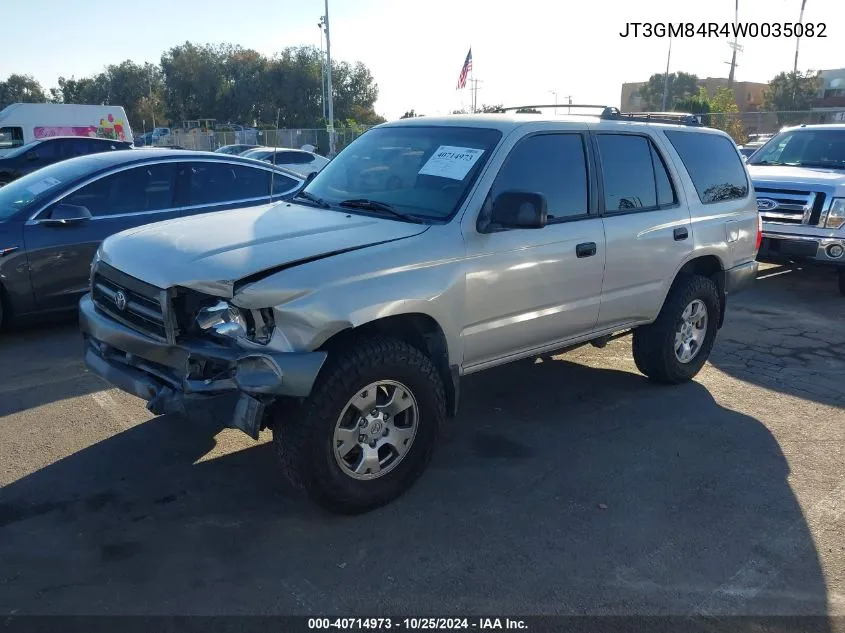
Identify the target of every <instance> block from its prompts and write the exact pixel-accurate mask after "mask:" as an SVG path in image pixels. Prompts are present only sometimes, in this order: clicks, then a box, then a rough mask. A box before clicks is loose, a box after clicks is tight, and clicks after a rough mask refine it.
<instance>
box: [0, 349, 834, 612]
mask: <svg viewBox="0 0 845 633" xmlns="http://www.w3.org/2000/svg"><path fill="white" fill-rule="evenodd" d="M462 400H463V401H462V412H461V414H460V416H459V417H458V418H457V419H455V420H452V421H450V423H449V425H448V428H447V429H446V432H445V436H444V438H443V442H442V445H441V447H440V449H439V451H438V453H437V454H436V456H435V459H434V461H433V463H432V465H431V467H430V468H429V470H428V471H427V472H426V474H425V475H424V476H423V478H422V479H421V480H420V481H419V482H418V484H417V485H416V486H415V487H414V488H413V489H412V490H411V491H410V492H409V493H407V494H406V495H404V496H403V497H402V498H400V499H399V500H397V501H395V502H394V503H392V504H390V505H388V506H386V507H384V508H381V509H379V510H376V511H373V512H370V513H368V514H365V515H361V516H356V517H343V516H335V515H331V514H328V513H326V512H324V511H322V510H320V509H318V508H316V507H315V506H312V505H310V504H309V503H307V502H305V501H304V500H303V499H301V498H300V497H299V496H297V495H295V494H293V493H292V492H291V490H290V489H289V488H288V486H287V485H286V484H285V483H284V481H283V479H282V477H281V475H280V473H279V470H278V468H277V466H276V464H275V461H274V455H273V451H272V446H271V445H270V444H269V443H266V442H264V443H260V444H259V445H257V446H252V447H250V448H245V449H243V450H234V451H233V452H228V453H226V450H227V449H228V450H231V449H232V448H236V449H237V448H241V447H242V446H249V444H246V443H242V442H241V440H240V436H233V435H231V434H232V433H234V432H233V431H229V430H227V431H224V432H222V433H219V434H217V435H216V438H213V435H214V433H215V430H216V429H215V428H213V427H203V426H202V425H197V424H190V423H186V422H183V421H180V420H176V419H172V418H168V417H159V418H156V419H153V420H151V421H149V422H147V423H144V424H140V425H137V426H135V427H133V428H130V429H129V430H126V431H124V432H122V433H119V434H117V435H115V436H113V437H111V438H109V439H107V440H104V441H102V442H100V443H98V444H95V445H93V446H90V447H88V448H86V449H84V450H81V451H79V452H77V453H75V454H73V455H70V456H68V457H66V458H65V459H63V460H61V461H59V462H56V463H54V464H52V465H50V466H48V467H46V468H43V469H41V470H40V471H38V472H35V473H33V474H32V475H30V476H27V477H24V478H22V479H20V480H18V481H15V482H13V483H11V484H10V485H8V486H7V487H6V488H4V489H3V490H2V491H0V586H2V587H3V591H2V592H0V613H9V612H10V611H12V610H16V611H17V612H18V613H21V614H27V613H61V614H70V613H74V614H98V613H109V614H288V615H289V614H311V615H314V614H317V615H325V614H326V613H332V614H341V615H344V614H345V615H357V616H362V615H364V614H399V613H403V614H420V615H422V614H427V615H448V614H463V615H466V614H479V615H501V614H502V613H509V614H706V615H716V616H719V615H730V614H737V613H742V614H761V613H765V614H799V615H803V614H819V615H824V614H825V613H826V610H827V594H826V586H825V580H824V576H823V573H822V570H821V567H820V564H819V560H818V556H817V553H816V548H815V545H814V542H813V538H812V535H811V533H810V531H809V528H808V527H807V518H805V512H807V514H808V516H809V515H812V513H813V512H814V510H813V509H812V508H808V509H802V507H801V506H800V505H799V504H798V502H797V500H796V498H795V496H794V495H793V492H792V490H791V489H790V485H789V483H788V480H787V477H788V475H789V467H788V464H787V462H786V459H785V457H784V455H783V453H782V452H781V450H780V447H779V446H778V444H777V442H776V441H775V439H774V438H773V437H772V435H771V434H770V433H769V431H768V430H767V429H766V428H765V426H763V425H762V424H761V423H760V422H758V421H757V420H755V419H753V418H750V417H748V416H745V415H742V414H739V413H737V412H735V411H732V410H729V409H726V408H723V407H721V406H719V405H718V404H717V403H716V402H715V401H714V399H713V397H712V396H711V395H710V393H708V391H707V390H706V389H705V388H704V387H703V386H702V385H700V384H698V383H690V384H686V385H683V386H680V387H677V388H660V387H655V386H652V385H651V384H649V383H648V382H646V381H645V380H644V379H643V378H642V377H641V376H638V375H635V374H632V373H628V372H623V371H616V370H604V369H593V368H589V367H584V366H581V365H575V364H572V363H569V362H565V361H552V360H546V361H543V362H534V361H524V362H519V363H514V364H511V365H508V366H505V367H501V368H498V369H494V370H490V371H488V372H484V373H482V374H479V375H474V376H470V377H468V378H467V379H466V381H465V385H464V391H463V395H462ZM291 423H296V420H291ZM212 449H213V450H214V451H217V453H212V454H209V451H212ZM215 455H219V456H216V457H215Z"/></svg>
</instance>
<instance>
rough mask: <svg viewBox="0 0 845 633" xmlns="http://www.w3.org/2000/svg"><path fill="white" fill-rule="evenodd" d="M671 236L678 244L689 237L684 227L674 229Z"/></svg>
mask: <svg viewBox="0 0 845 633" xmlns="http://www.w3.org/2000/svg"><path fill="white" fill-rule="evenodd" d="M672 234H673V235H674V237H675V241H676V242H680V241H681V240H685V239H687V238H688V237H689V231H687V229H686V227H684V226H682V227H680V228H677V229H675V230H674V231H672Z"/></svg>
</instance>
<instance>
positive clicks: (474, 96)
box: [469, 79, 484, 114]
mask: <svg viewBox="0 0 845 633" xmlns="http://www.w3.org/2000/svg"><path fill="white" fill-rule="evenodd" d="M469 82H470V83H471V84H472V113H473V114H475V113H476V112H477V111H478V84H480V83H482V84H483V83H484V82H483V81H482V80H481V79H470V80H469Z"/></svg>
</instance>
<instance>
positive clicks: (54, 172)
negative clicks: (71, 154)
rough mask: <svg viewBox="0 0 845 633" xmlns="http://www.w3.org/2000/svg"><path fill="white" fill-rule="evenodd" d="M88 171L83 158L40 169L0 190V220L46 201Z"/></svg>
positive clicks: (88, 165) (87, 162)
mask: <svg viewBox="0 0 845 633" xmlns="http://www.w3.org/2000/svg"><path fill="white" fill-rule="evenodd" d="M90 171H91V163H90V162H89V161H87V160H85V159H83V160H81V161H79V160H73V159H72V160H69V161H63V162H61V163H55V164H53V165H48V166H46V167H42V168H41V169H39V170H37V171H34V172H32V173H31V174H27V175H26V176H23V177H21V178H18V179H17V180H13V181H12V182H10V183H9V184H8V185H6V186H5V187H0V221H2V220H6V219H8V218H10V217H12V216H13V215H15V214H17V213H18V212H19V211H22V210H23V209H26V208H27V207H30V206H31V207H32V208H33V210H34V207H36V206H38V205H39V204H42V203H44V202H47V199H48V198H49V197H50V196H52V195H54V194H55V193H56V192H58V191H60V190H61V189H63V188H64V187H65V186H66V185H67V184H68V183H70V182H72V181H75V180H76V179H78V178H80V177H81V176H84V175H85V174H87V173H88V172H90Z"/></svg>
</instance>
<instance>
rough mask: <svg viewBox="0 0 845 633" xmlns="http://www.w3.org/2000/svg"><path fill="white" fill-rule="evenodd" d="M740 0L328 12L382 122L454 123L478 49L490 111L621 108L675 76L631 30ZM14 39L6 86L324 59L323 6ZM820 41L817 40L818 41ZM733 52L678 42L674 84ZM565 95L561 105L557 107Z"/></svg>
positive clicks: (99, 1)
mask: <svg viewBox="0 0 845 633" xmlns="http://www.w3.org/2000/svg"><path fill="white" fill-rule="evenodd" d="M734 4H735V0H636V1H635V0H628V1H623V0H589V1H580V0H516V1H515V0H507V1H505V0H487V1H484V0H423V1H422V2H418V1H417V2H411V1H409V0H329V19H330V35H331V50H332V58H333V59H335V60H341V61H349V62H355V61H361V62H364V63H365V64H366V65H367V66H368V67H369V68H370V70H371V72H372V73H373V76H374V77H375V79H376V81H377V83H378V85H379V99H378V102H377V103H376V111H377V112H378V113H379V114H381V115H382V116H385V117H386V118H388V119H395V118H398V117H399V116H401V115H402V114H403V113H404V112H405V111H407V110H410V109H414V110H415V111H416V112H417V113H418V114H428V115H436V114H446V113H448V112H450V111H451V110H454V109H458V108H461V107H464V108H468V107H469V105H470V103H471V95H470V91H469V90H468V89H467V90H462V91H459V90H456V82H457V79H458V75H459V73H460V70H461V66H462V64H463V61H464V58H465V57H466V54H467V50H468V49H469V48H470V47H472V54H473V74H474V77H475V78H476V79H478V80H480V81H479V83H478V87H479V90H478V96H477V100H478V104H479V105H480V104H483V103H489V104H494V103H502V104H505V105H523V104H526V103H533V104H536V103H554V102H555V99H556V98H557V100H558V101H559V102H561V103H565V102H566V100H567V98H568V97H571V98H572V103H591V104H593V103H595V104H602V105H614V106H619V101H620V91H621V86H622V83H623V82H627V81H644V80H646V79H648V77H649V76H650V75H652V74H653V73H657V72H660V73H662V72H664V70H665V68H666V59H667V52H668V49H669V39H668V38H667V37H662V38H658V37H651V38H646V37H639V38H634V37H627V38H623V37H621V36H620V33H621V32H625V30H626V23H628V22H650V23H655V22H663V23H667V22H673V23H678V22H690V23H693V24H695V25H698V24H700V23H702V22H717V23H724V22H732V21H733V19H734ZM800 8H801V0H739V21H740V22H749V23H758V24H759V23H763V22H768V23H773V22H797V21H798V16H799V13H800ZM0 11H2V13H3V15H4V18H5V20H4V22H5V23H6V24H7V26H8V25H10V24H14V25H17V28H6V29H5V30H4V34H3V38H2V41H0V79H2V78H5V77H6V76H8V75H9V74H11V73H23V74H31V75H33V76H34V77H35V78H36V79H38V80H39V81H40V82H41V84H42V85H44V86H45V88H50V87H52V86H55V85H56V81H57V79H58V77H59V76H64V77H70V76H77V77H80V76H85V75H90V74H93V73H95V72H99V71H100V70H102V68H103V67H104V66H105V65H107V64H111V63H119V62H121V61H124V60H126V59H131V60H132V61H135V62H138V63H143V62H153V63H158V62H159V60H160V58H161V54H162V52H164V51H165V50H167V49H169V48H170V47H172V46H176V45H179V44H181V43H184V42H185V41H186V40H189V41H192V42H195V43H221V42H227V43H231V44H239V45H241V46H243V47H245V48H252V49H255V50H257V51H259V52H261V53H263V54H266V55H272V54H274V53H275V52H277V51H279V50H281V49H282V48H285V47H287V46H299V45H314V46H319V45H320V29H319V27H318V24H317V23H318V21H319V19H320V16H322V15H323V14H324V13H325V5H324V0H238V1H237V2H232V1H231V0H203V1H202V2H193V1H190V0H144V1H143V2H137V3H135V2H128V3H127V2H112V3H109V2H105V1H104V0H0ZM843 18H845V8H843V0H807V2H806V9H805V12H804V21H805V23H807V22H813V23H815V24H818V23H824V24H825V25H826V35H827V36H828V37H826V38H815V37H814V38H810V37H805V38H802V40H801V43H800V53H799V60H798V67H799V70H820V69H831V68H842V67H845V46H843V45H842V43H843V37H845V19H843ZM817 30H818V27H817ZM731 39H732V38H725V37H718V38H716V37H702V36H699V35H696V36H694V37H691V38H686V37H684V38H673V39H672V52H671V59H670V72H673V71H684V72H689V73H694V74H696V75H698V76H699V77H702V78H703V77H727V75H728V70H729V65H728V64H727V63H725V62H729V61H730V55H731V50H730V48H729V46H728V42H729V41H731ZM739 44H740V45H742V46H743V47H744V50H743V52H741V53H739V56H738V60H737V63H738V66H737V69H736V80H737V81H760V82H765V81H768V80H770V79H771V78H772V77H773V76H774V75H776V74H777V73H778V72H781V71H784V70H792V65H793V58H794V54H795V38H785V37H781V38H775V37H769V38H764V37H762V36H760V37H757V38H751V37H746V38H744V39H742V38H741V39H740V42H739ZM553 93H557V97H555V95H554V94H553Z"/></svg>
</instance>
